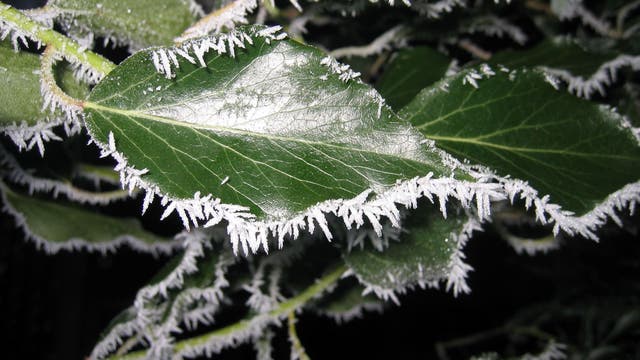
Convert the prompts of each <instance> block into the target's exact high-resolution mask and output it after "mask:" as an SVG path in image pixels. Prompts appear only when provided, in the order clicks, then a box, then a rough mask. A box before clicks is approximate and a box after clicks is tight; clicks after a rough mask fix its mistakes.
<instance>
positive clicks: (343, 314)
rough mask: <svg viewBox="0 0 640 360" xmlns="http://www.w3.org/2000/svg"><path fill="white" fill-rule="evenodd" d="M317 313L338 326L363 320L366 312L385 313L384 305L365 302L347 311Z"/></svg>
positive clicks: (320, 311) (322, 311)
mask: <svg viewBox="0 0 640 360" xmlns="http://www.w3.org/2000/svg"><path fill="white" fill-rule="evenodd" d="M317 312H318V313H319V314H320V315H323V316H326V317H328V318H330V319H332V320H333V321H335V322H336V324H338V325H342V324H345V323H348V322H350V321H352V320H355V319H361V318H362V317H363V316H364V313H365V312H375V313H378V314H382V313H383V312H384V304H382V303H376V302H365V303H361V304H357V305H355V306H354V307H352V308H351V309H349V310H346V311H326V310H318V311H317Z"/></svg>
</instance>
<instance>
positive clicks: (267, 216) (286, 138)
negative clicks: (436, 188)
mask: <svg viewBox="0 0 640 360" xmlns="http://www.w3.org/2000/svg"><path fill="white" fill-rule="evenodd" d="M260 29H262V28H260V27H257V28H250V29H249V30H248V31H249V33H251V34H253V36H254V37H253V40H252V42H253V45H251V46H249V45H248V44H247V47H246V49H240V48H238V47H236V48H235V50H234V51H235V57H230V56H226V55H219V54H217V53H215V52H214V51H211V52H209V53H207V54H206V55H205V56H204V61H206V65H207V67H199V66H197V65H194V64H191V63H189V61H187V60H185V59H184V58H183V57H180V58H179V62H180V67H179V69H178V70H176V73H175V78H167V77H166V76H162V75H161V74H158V72H157V71H156V69H155V68H154V65H153V62H152V59H154V58H155V60H156V65H158V67H159V68H161V69H163V70H164V72H165V75H168V74H172V70H165V68H166V67H165V66H164V65H163V64H162V62H161V58H162V54H164V57H165V58H167V51H177V50H176V49H151V50H145V51H141V52H139V53H137V54H135V55H133V56H132V57H130V58H129V59H127V60H126V61H125V62H123V63H122V64H121V65H120V66H118V67H117V68H116V69H115V70H114V71H112V72H111V73H110V74H109V75H108V76H107V77H106V78H105V79H104V80H103V81H102V82H101V83H100V84H98V85H97V86H96V87H95V88H94V89H93V91H92V93H91V95H90V99H89V101H88V102H86V103H85V112H86V114H87V117H86V123H87V127H88V129H89V132H90V134H91V135H92V137H93V138H94V139H95V140H96V141H97V142H98V143H100V144H102V147H103V149H104V150H105V153H113V152H115V151H117V152H118V153H121V154H122V155H118V158H119V159H120V162H121V165H120V168H124V169H125V171H129V170H126V169H131V167H133V168H134V169H138V170H137V172H136V171H133V170H131V171H130V173H128V174H129V175H130V176H129V178H130V179H131V182H129V183H127V185H131V184H132V183H133V184H134V185H141V186H143V187H145V188H146V189H147V190H150V191H152V193H153V192H157V193H160V194H164V195H167V196H168V197H169V198H170V199H177V200H180V199H193V197H194V194H196V193H199V194H214V196H215V197H218V198H220V199H221V201H222V202H223V203H227V204H236V205H241V206H244V207H246V208H248V209H249V210H250V212H251V214H252V215H255V216H256V217H257V219H258V220H260V221H276V220H280V221H286V220H289V219H291V218H293V217H296V216H302V215H301V214H303V212H304V211H305V210H308V209H309V208H310V207H311V206H313V205H316V204H318V203H321V202H326V201H328V200H333V199H352V198H355V197H358V196H359V195H361V194H363V192H365V191H368V190H369V189H372V190H373V191H374V192H375V193H377V194H380V193H382V192H384V191H386V190H389V189H391V188H393V187H394V186H396V184H397V182H398V181H401V180H408V179H412V178H415V177H419V176H425V175H427V174H428V173H430V172H432V173H433V175H434V176H433V177H434V178H440V177H444V176H446V177H449V176H450V175H451V174H452V173H453V171H452V170H451V167H450V165H447V164H445V163H444V162H443V160H442V158H441V156H440V154H438V153H435V152H432V151H430V148H428V147H426V146H424V145H422V144H421V141H422V139H423V138H422V135H420V134H419V133H418V132H416V131H415V130H414V129H412V128H411V126H410V125H409V124H407V123H406V122H405V121H403V120H401V119H400V118H398V117H397V116H396V115H395V114H394V113H393V112H392V111H391V110H390V109H389V108H388V107H386V106H384V105H383V103H382V100H381V98H380V97H379V95H378V94H377V93H376V92H375V90H373V89H372V88H370V87H369V86H367V85H365V84H363V83H361V82H358V81H353V80H351V81H343V80H341V79H340V77H343V78H344V79H346V78H348V76H349V72H348V71H346V70H343V71H342V72H340V69H338V67H339V65H337V64H335V65H333V66H325V65H323V64H321V62H322V61H324V62H325V63H326V62H327V61H330V60H331V59H330V58H324V55H323V54H322V53H321V52H320V51H318V50H317V49H314V48H312V47H309V46H305V45H302V44H299V43H297V42H295V41H274V40H270V39H269V38H265V37H262V36H260V35H259V34H258V32H259V31H262V30H260ZM223 36H228V37H231V36H237V37H238V38H243V37H242V36H246V34H238V35H223ZM228 37H225V38H228ZM243 39H244V38H243ZM202 41H203V40H201V42H202ZM211 42H213V43H218V41H217V40H216V39H213V40H211ZM198 44H199V43H197V42H196V43H189V44H187V45H185V46H187V48H186V50H190V49H191V48H189V47H188V46H194V47H198V46H200V45H198ZM204 44H205V45H206V43H204ZM203 46H204V45H203ZM179 50H180V51H186V50H185V48H182V49H179ZM227 51H230V50H228V49H227ZM158 54H160V55H158ZM196 56H197V55H193V58H194V59H195V58H196ZM323 58H324V60H323ZM158 59H160V60H158ZM169 65H170V63H169V62H168V61H167V63H166V66H169ZM330 65H331V64H330ZM335 72H338V73H335ZM345 76H346V78H345ZM110 134H113V137H112V138H111V137H110ZM125 158H126V160H127V161H126V162H125V161H124V160H123V159H125ZM458 174H460V173H457V175H458ZM138 175H140V176H141V180H139V179H138V178H137V176H138ZM459 177H460V178H463V179H471V178H470V177H469V176H468V175H465V174H462V175H459ZM415 196H416V195H414V197H415ZM196 200H197V199H196ZM185 201H186V200H185ZM398 201H400V200H398ZM183 204H186V205H184V210H182V211H183V213H182V214H181V215H183V220H184V221H185V224H186V225H187V216H186V215H185V214H184V213H185V212H189V207H193V206H195V205H192V204H193V203H188V204H187V203H183ZM178 205H179V204H178ZM178 205H176V206H175V207H178ZM196 205H197V204H196ZM180 206H183V205H180ZM212 206H213V205H212ZM335 206H336V205H331V204H328V205H326V206H324V207H322V208H320V211H334V210H335ZM203 211H206V208H205V210H203ZM193 213H194V214H195V213H196V212H193ZM317 213H319V212H317ZM223 216H224V215H223ZM236 221H237V220H236ZM301 221H302V220H301ZM301 221H298V224H297V225H296V227H298V226H299V225H300V222H301ZM289 231H290V230H289ZM329 236H330V235H329Z"/></svg>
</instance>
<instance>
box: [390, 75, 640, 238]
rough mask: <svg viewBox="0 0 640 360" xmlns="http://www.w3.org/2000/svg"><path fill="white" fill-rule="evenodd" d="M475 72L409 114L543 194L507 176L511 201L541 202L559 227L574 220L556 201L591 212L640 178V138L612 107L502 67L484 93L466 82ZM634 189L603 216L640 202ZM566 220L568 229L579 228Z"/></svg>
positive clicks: (427, 130)
mask: <svg viewBox="0 0 640 360" xmlns="http://www.w3.org/2000/svg"><path fill="white" fill-rule="evenodd" d="M484 69H485V72H487V73H489V71H488V69H487V68H486V67H484ZM473 72H474V70H467V71H463V72H461V73H460V74H458V75H456V76H454V77H451V78H449V79H446V80H444V81H443V82H441V83H439V84H436V85H434V86H433V87H432V88H427V89H425V90H423V91H422V92H421V93H420V95H418V96H417V97H416V98H415V99H414V100H413V101H412V102H411V103H410V104H409V105H407V106H406V107H405V108H404V109H402V111H401V115H402V116H403V117H405V118H406V119H409V120H410V121H411V122H412V123H413V124H414V125H415V126H416V127H417V128H418V129H419V130H420V131H421V132H422V133H423V134H424V135H425V136H426V137H428V138H430V139H432V140H435V141H436V145H437V146H438V147H440V148H442V149H445V150H446V151H448V152H450V153H451V154H454V155H455V156H456V157H458V158H459V159H468V160H469V161H470V162H471V163H473V164H478V165H484V166H486V167H489V168H490V169H493V170H495V172H496V173H497V175H499V176H502V177H506V176H508V175H509V176H511V177H512V178H516V179H521V180H524V181H526V182H528V184H529V185H530V186H531V187H533V189H535V190H537V194H536V193H535V190H533V189H529V188H527V187H526V186H524V184H522V183H517V182H512V183H509V181H507V180H506V179H502V181H503V182H504V183H505V184H506V189H507V191H508V192H510V193H511V196H515V195H516V194H517V193H519V194H520V195H521V196H523V197H525V198H527V202H528V203H529V205H530V204H531V202H532V201H533V202H534V203H535V206H536V208H537V211H538V213H537V216H538V219H539V220H542V221H544V218H545V215H544V211H547V212H551V213H554V212H555V213H556V215H554V216H552V217H555V220H556V222H557V221H560V217H564V216H565V215H567V214H566V213H565V214H562V213H560V212H559V210H558V209H557V207H555V208H554V207H553V206H550V205H548V204H547V203H548V202H550V203H554V204H558V205H560V206H561V207H562V209H564V210H568V211H571V212H573V213H575V214H576V215H584V214H587V213H588V212H590V211H592V210H594V208H595V207H596V206H598V205H599V204H601V203H603V202H604V201H605V199H607V197H608V196H609V195H610V194H612V193H614V192H615V191H617V190H620V189H621V188H623V187H625V186H626V185H628V184H631V183H636V182H637V181H638V179H639V178H640V146H638V138H637V135H636V134H634V132H633V131H632V130H631V129H629V128H625V127H624V124H623V119H622V118H621V117H620V116H619V115H618V114H616V113H614V112H613V111H612V110H610V109H608V108H605V107H603V106H599V105H597V104H594V103H591V102H588V101H586V100H583V99H579V98H576V97H574V96H572V95H570V94H568V93H565V92H562V91H556V90H554V88H553V87H552V85H551V84H549V83H548V82H547V79H546V78H545V75H544V73H541V72H540V71H535V70H527V69H521V70H516V71H512V72H509V73H507V72H504V71H499V70H496V74H495V75H493V76H490V75H488V76H489V77H488V78H487V76H484V78H481V79H480V80H478V81H477V83H476V85H477V86H478V88H476V87H474V86H472V84H470V83H466V84H465V82H469V79H470V75H472V74H473ZM476 74H477V72H476ZM472 80H473V79H472ZM474 81H475V80H474ZM634 186H635V185H630V187H628V188H626V190H624V191H622V193H619V194H618V196H616V197H615V198H614V199H612V200H611V201H610V203H607V204H606V206H604V207H603V208H598V209H596V210H598V211H596V214H595V215H596V217H601V216H603V214H608V215H611V216H615V214H614V207H618V208H620V207H622V206H624V204H625V203H626V202H629V201H631V202H633V201H637V199H638V193H639V191H638V188H637V186H635V187H634ZM544 195H549V197H550V198H543V196H544ZM534 198H537V199H538V200H535V199H534ZM540 198H543V199H542V200H540ZM622 198H625V199H626V200H623V199H622ZM565 220H566V221H564V222H563V223H561V224H560V227H564V226H565V225H566V226H567V227H569V228H571V227H576V226H578V224H579V222H578V223H575V222H574V223H569V222H568V221H574V220H571V219H568V218H567V219H565ZM596 220H597V219H596V218H591V219H587V220H586V221H587V222H589V221H592V222H593V221H596ZM587 225H589V224H587ZM589 226H592V224H591V225H589ZM580 232H581V233H583V235H587V236H590V235H589V234H587V233H584V232H583V231H580Z"/></svg>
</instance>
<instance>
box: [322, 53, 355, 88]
mask: <svg viewBox="0 0 640 360" xmlns="http://www.w3.org/2000/svg"><path fill="white" fill-rule="evenodd" d="M320 64H322V65H324V66H326V67H328V68H329V71H330V72H331V73H332V74H335V75H338V78H339V79H340V80H342V81H344V82H347V81H349V80H353V79H357V78H358V77H360V73H359V72H355V71H353V70H351V66H349V65H347V64H341V63H339V62H338V60H336V59H335V58H334V57H332V56H330V55H327V56H325V57H324V58H322V60H320Z"/></svg>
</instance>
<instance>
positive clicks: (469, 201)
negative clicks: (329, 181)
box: [92, 132, 506, 255]
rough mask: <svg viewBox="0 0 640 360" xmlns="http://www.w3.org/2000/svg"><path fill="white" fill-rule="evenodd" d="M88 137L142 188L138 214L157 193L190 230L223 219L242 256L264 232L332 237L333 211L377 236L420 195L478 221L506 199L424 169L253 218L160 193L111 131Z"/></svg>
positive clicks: (264, 241) (495, 189)
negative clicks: (105, 137) (452, 204)
mask: <svg viewBox="0 0 640 360" xmlns="http://www.w3.org/2000/svg"><path fill="white" fill-rule="evenodd" d="M92 142H93V143H95V144H96V145H97V146H98V147H99V148H100V149H101V156H102V157H106V156H111V157H113V158H114V159H115V160H116V162H117V165H116V166H115V168H114V170H116V171H117V172H119V173H120V179H121V184H122V186H123V188H128V189H129V190H130V191H133V190H134V189H136V188H141V189H143V190H144V191H145V199H144V204H143V209H142V211H143V213H144V212H145V211H146V209H147V207H148V205H149V204H151V203H152V202H153V200H154V199H155V197H156V196H158V197H159V198H160V204H161V205H162V206H164V207H165V211H164V214H163V215H162V218H163V219H164V218H166V217H167V216H169V215H170V214H171V213H173V212H176V213H177V214H178V216H179V217H180V218H181V220H182V222H183V225H184V226H185V228H186V229H190V227H191V225H194V226H196V227H199V226H203V227H205V228H207V227H210V226H214V225H217V224H219V223H220V222H222V221H223V220H224V221H227V223H228V225H227V233H228V235H229V238H230V241H231V244H232V246H233V252H234V253H236V254H237V253H238V250H239V248H240V247H242V250H243V253H244V254H245V255H249V254H250V253H251V252H252V253H256V252H258V251H259V249H260V248H261V247H262V249H263V250H264V251H265V252H266V253H268V251H269V247H268V243H269V236H273V237H275V238H276V239H278V248H282V246H283V244H284V240H285V238H290V239H291V240H295V239H297V238H298V237H299V236H300V234H301V232H302V231H308V232H309V233H310V234H313V233H314V231H315V229H316V226H317V227H319V228H320V229H321V230H322V232H323V234H324V235H325V237H326V238H327V239H328V240H331V239H332V238H333V235H332V232H331V230H330V228H329V224H328V220H327V218H326V215H327V214H334V215H336V216H337V217H338V218H340V219H342V221H343V223H344V225H345V226H346V227H347V228H348V229H351V228H352V227H355V228H360V226H362V225H364V224H365V220H368V221H369V222H370V223H371V225H372V226H373V229H374V230H375V231H376V233H377V234H378V235H382V229H383V225H382V219H383V218H385V217H386V218H388V219H389V220H390V222H391V223H392V224H393V225H394V226H396V227H398V226H399V222H400V210H399V208H398V206H399V205H401V206H403V207H405V208H408V209H413V208H416V207H417V201H418V199H421V198H427V199H429V200H430V201H431V202H432V203H435V202H436V200H437V201H438V203H439V205H440V210H441V212H442V214H443V216H444V217H445V218H446V216H447V211H446V203H447V201H448V200H449V199H450V198H453V199H456V200H458V201H459V202H460V205H461V206H462V207H463V208H465V209H466V208H469V207H471V206H473V205H475V206H476V208H477V211H478V216H479V218H480V219H482V220H486V219H488V217H489V215H490V204H491V201H497V200H504V199H506V195H505V194H504V191H503V190H502V189H501V186H500V184H496V183H490V182H487V181H484V178H483V177H478V178H477V181H476V182H473V181H464V180H458V179H454V178H449V177H446V178H433V174H432V173H429V174H426V175H425V176H423V177H416V178H413V179H410V180H406V181H402V182H398V183H397V184H396V185H395V186H393V187H391V188H389V189H388V190H386V191H384V192H382V193H378V194H375V196H373V197H372V198H370V195H373V190H371V189H368V190H366V191H364V192H362V193H361V194H359V195H358V196H356V197H354V198H352V199H332V200H327V201H323V202H320V203H317V204H316V205H314V206H311V207H310V208H308V209H307V210H305V211H303V212H301V213H300V214H298V215H297V216H295V217H293V218H290V219H277V220H273V221H257V220H255V219H254V218H255V216H254V215H253V214H251V213H250V212H248V209H247V208H245V207H242V206H238V205H233V204H224V203H222V202H221V201H220V199H217V198H214V195H213V194H207V195H205V196H202V195H201V194H200V193H199V192H198V193H196V194H194V197H193V198H191V199H179V198H173V197H170V196H168V195H166V194H164V193H163V192H162V191H161V190H160V188H159V187H158V185H156V184H154V183H151V182H149V181H146V180H145V179H144V178H143V176H144V174H145V173H146V172H147V170H146V169H142V170H140V169H136V168H134V167H133V166H131V165H129V163H128V161H127V157H126V156H125V155H124V154H123V153H121V152H119V151H118V150H117V147H116V140H115V137H114V135H113V133H111V132H110V133H109V143H108V144H104V143H101V142H100V141H99V140H97V139H92ZM433 151H438V153H439V154H441V156H443V159H444V160H445V161H446V162H447V163H448V164H449V165H451V166H452V168H464V167H465V166H464V165H463V164H461V163H459V162H458V161H457V160H455V159H453V158H451V157H450V156H449V155H448V154H446V153H444V152H441V151H439V150H437V149H435V148H434V149H433ZM472 175H473V174H472ZM203 223H204V224H203Z"/></svg>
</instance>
